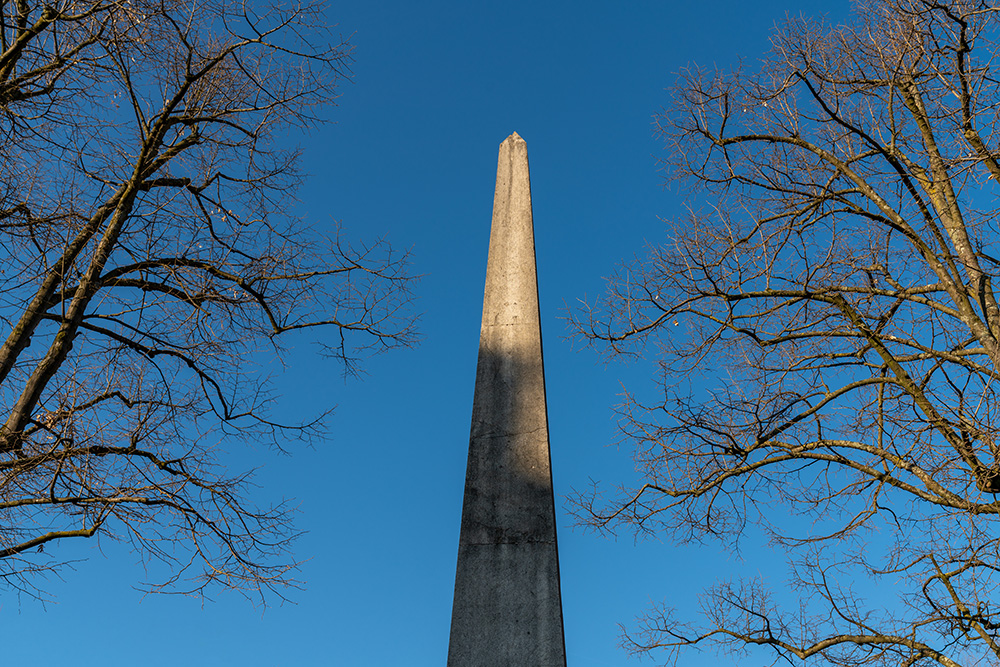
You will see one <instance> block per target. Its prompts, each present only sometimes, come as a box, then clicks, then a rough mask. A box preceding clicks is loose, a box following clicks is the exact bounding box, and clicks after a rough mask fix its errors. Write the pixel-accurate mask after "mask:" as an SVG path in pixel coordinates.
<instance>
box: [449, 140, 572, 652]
mask: <svg viewBox="0 0 1000 667" xmlns="http://www.w3.org/2000/svg"><path fill="white" fill-rule="evenodd" d="M515 665H516V666H518V667H536V666H538V667H543V666H544V667H564V666H565V665H566V649H565V642H564V639H563V623H562V601H561V597H560V592H559V558H558V552H557V549H556V521H555V502H554V498H553V493H552V466H551V462H550V458H549V428H548V416H547V413H546V406H545V373H544V371H543V368H542V334H541V326H540V318H539V310H538V283H537V279H536V272H535V238H534V229H533V227H532V219H531V186H530V184H529V181H528V147H527V144H525V142H524V139H522V138H521V137H519V136H518V135H517V133H516V132H515V133H514V134H512V135H510V136H509V137H507V138H506V139H505V140H504V142H503V143H502V144H500V157H499V159H498V160H497V184H496V192H495V194H494V198H493V227H492V230H491V232H490V250H489V260H488V261H487V267H486V291H485V296H484V298H483V327H482V332H481V333H480V338H479V362H478V365H477V367H476V391H475V397H474V399H473V404H472V432H471V435H470V437H469V463H468V469H467V472H466V477H465V500H464V503H463V506H462V529H461V537H460V538H459V547H458V570H457V574H456V576H455V602H454V605H453V607H452V616H451V642H450V645H449V647H448V666H449V667H492V666H496V667H500V666H503V667H513V666H515Z"/></svg>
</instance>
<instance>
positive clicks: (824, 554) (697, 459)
mask: <svg viewBox="0 0 1000 667" xmlns="http://www.w3.org/2000/svg"><path fill="white" fill-rule="evenodd" d="M998 12H1000V10H998V9H997V8H996V6H995V3H991V2H981V1H977V0H967V1H966V0H956V1H949V2H944V1H941V2H939V1H935V0H870V1H864V2H858V3H856V6H855V18H854V19H853V22H851V23H850V24H848V25H837V26H829V25H824V24H823V23H821V22H814V21H808V20H789V21H788V22H787V24H786V25H784V27H783V28H781V29H780V30H778V31H777V32H776V33H775V36H774V38H773V50H772V51H771V53H770V55H769V56H768V57H767V58H766V59H765V60H764V62H763V63H762V64H761V66H760V68H759V70H758V71H757V72H756V73H747V72H745V71H743V70H742V69H739V70H737V71H735V72H732V73H719V72H712V71H701V70H692V71H688V72H686V73H685V74H683V75H682V76H681V79H680V82H679V83H678V85H677V87H676V89H675V92H674V95H673V98H672V99H673V103H672V106H670V107H669V108H668V109H666V110H664V111H663V112H662V113H661V114H660V115H659V116H658V129H659V132H660V133H661V134H662V136H663V138H664V139H665V140H666V142H667V157H666V158H665V161H664V162H665V166H666V167H667V169H668V171H669V174H670V175H671V176H672V177H676V178H680V179H685V180H686V182H687V183H691V184H694V185H696V186H700V187H698V188H696V189H695V192H696V194H694V195H693V196H692V200H691V207H690V208H691V210H692V211H693V213H692V214H691V215H690V217H689V219H687V220H682V221H678V222H674V223H672V224H670V225H669V231H668V235H669V237H668V239H667V240H666V241H665V242H663V243H662V244H660V245H658V246H656V247H651V248H649V250H648V253H647V254H646V255H645V256H644V257H643V258H642V259H638V260H636V261H634V262H632V263H630V264H627V265H625V266H624V267H623V268H622V269H621V270H620V271H619V272H618V273H617V274H616V275H615V276H613V277H612V278H611V280H610V281H609V289H608V292H607V293H606V295H605V296H604V297H602V298H601V299H600V300H599V301H598V302H596V303H594V304H593V305H592V306H590V307H589V308H586V309H584V310H582V311H579V312H578V313H577V314H576V316H575V325H576V328H577V332H578V334H579V335H580V336H581V337H582V338H584V339H585V340H588V341H590V342H591V343H593V344H594V345H596V346H598V347H599V348H601V349H603V350H605V351H606V352H607V353H608V354H609V355H612V356H617V355H628V354H639V355H642V354H648V355H655V358H656V359H657V360H658V361H659V363H660V367H661V370H662V375H660V376H659V378H660V384H661V386H662V389H663V392H662V395H661V396H660V397H659V398H657V399H652V400H650V399H643V398H641V397H637V396H635V395H631V396H629V397H627V399H626V401H625V403H624V406H623V408H622V421H621V424H622V433H623V438H624V439H625V440H627V441H628V442H630V443H631V445H632V446H634V451H635V458H636V461H637V462H638V464H639V471H640V474H641V477H642V480H641V482H640V483H639V484H638V485H637V486H635V487H629V488H623V489H621V491H620V492H618V493H610V494H603V493H597V492H596V491H595V492H592V493H584V494H580V495H579V496H577V497H576V501H577V502H578V510H579V515H580V516H581V517H582V519H583V520H584V521H585V522H586V523H588V524H590V525H592V526H595V527H598V528H601V529H605V530H614V529H616V528H619V527H623V526H625V527H631V528H633V529H634V530H636V531H638V532H639V533H643V532H660V531H666V532H668V533H670V534H673V535H676V536H678V537H680V538H682V539H687V540H704V539H718V540H720V541H722V543H723V544H727V545H729V546H731V547H733V548H736V547H737V546H738V544H739V542H738V538H739V537H740V536H741V535H745V534H746V531H747V530H748V529H749V528H750V527H753V528H754V529H755V530H758V529H759V530H762V531H763V532H764V534H766V535H767V536H768V537H769V538H770V539H771V541H772V543H773V544H774V546H775V548H779V547H780V548H782V549H783V550H784V553H785V554H786V555H787V559H788V563H789V566H790V569H789V571H790V572H791V589H790V592H789V590H786V591H784V592H782V591H781V590H780V589H778V590H775V589H773V588H772V587H771V586H770V585H769V584H767V583H766V582H764V581H760V580H732V581H724V582H721V583H719V584H718V585H717V586H716V587H714V588H712V589H711V590H709V591H707V592H706V594H705V595H704V597H703V603H704V607H703V614H702V616H701V617H700V620H699V619H698V618H695V617H693V616H691V617H688V616H684V615H680V614H678V613H677V612H676V611H675V610H672V609H670V608H666V607H664V608H658V609H653V610H651V611H650V612H649V613H648V614H647V615H645V616H644V617H643V618H642V619H641V620H640V622H639V623H638V625H637V627H635V628H633V629H632V630H631V631H628V632H627V634H626V638H625V642H626V645H627V646H629V647H630V648H632V649H633V650H635V651H637V652H653V653H654V654H655V655H659V656H661V657H664V656H665V657H666V658H667V659H668V660H670V659H676V658H677V656H678V655H679V654H683V650H684V649H685V647H691V646H701V647H704V646H714V647H715V648H716V649H718V650H720V651H723V652H727V651H731V652H733V653H734V654H735V655H736V656H739V655H741V654H745V652H747V651H750V649H751V648H752V647H754V646H757V647H760V646H763V647H767V648H768V649H770V650H771V651H773V655H774V656H775V657H774V662H775V663H782V664H783V663H785V662H788V663H793V664H794V663H802V664H819V663H821V662H826V663H829V664H832V665H908V666H909V665H924V664H940V665H948V666H955V665H998V664H1000V598H998V595H997V591H998V590H1000V521H998V513H1000V502H998V500H997V495H996V494H997V493H998V492H1000V431H998V427H1000V411H998V408H997V406H998V405H1000V403H998V398H1000V345H998V335H1000V309H998V305H997V298H996V295H995V292H994V289H993V287H994V286H993V284H992V278H993V277H994V276H996V275H998V273H1000V249H998V242H1000V241H998V239H1000V236H998V229H997V223H998V220H997V213H998V210H1000V209H998V208H997V196H998V194H1000V191H998V186H997V181H998V180H1000V163H998V157H997V156H998V155H1000V145H998V141H1000V124H998V112H1000V82H998V79H997V71H996V68H995V67H994V63H995V54H996V52H997V49H998V48H1000V44H998V43H997V36H998V28H1000V16H998ZM695 372H697V373H695ZM693 376H697V377H699V378H707V379H705V380H704V381H701V380H699V381H697V382H692V381H690V380H688V378H690V377H693ZM886 598H889V599H891V600H892V601H893V602H892V603H891V604H889V605H886V603H885V599H886ZM788 600H792V602H791V606H790V607H789V605H788V604H787V602H788ZM754 650H755V651H756V649H754ZM754 655H757V653H754Z"/></svg>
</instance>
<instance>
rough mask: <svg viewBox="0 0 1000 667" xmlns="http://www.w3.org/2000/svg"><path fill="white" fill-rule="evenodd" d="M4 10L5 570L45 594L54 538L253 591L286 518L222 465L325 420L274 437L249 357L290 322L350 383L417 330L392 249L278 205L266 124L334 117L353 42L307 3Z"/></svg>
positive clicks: (129, 1) (264, 581)
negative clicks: (238, 452) (314, 334)
mask: <svg viewBox="0 0 1000 667" xmlns="http://www.w3.org/2000/svg"><path fill="white" fill-rule="evenodd" d="M0 11H2V16H3V25H2V30H0V49H2V54H0V115H2V121H0V133H2V139H0V248H2V252H3V258H2V260H0V262H2V263H0V318H2V320H3V322H4V323H5V325H6V329H7V331H8V332H9V333H7V334H6V338H5V340H4V341H3V344H2V347H0V397H2V398H0V400H2V405H3V410H4V417H3V419H4V422H3V425H2V427H0V577H2V578H3V580H4V582H5V583H6V584H7V585H8V586H10V587H13V588H15V589H18V590H22V591H27V592H29V593H31V594H36V595H37V594H40V593H41V591H40V589H39V588H38V584H37V582H38V578H37V576H35V575H44V574H45V573H46V572H49V571H51V570H52V569H53V568H55V567H57V566H58V565H59V564H60V563H61V562H62V560H60V558H59V550H58V542H59V541H61V540H65V539H66V538H71V537H91V536H95V535H102V536H104V538H105V539H114V540H121V541H125V542H127V543H130V544H131V545H132V546H133V547H134V548H135V549H136V550H137V552H138V553H139V554H140V556H141V558H143V559H146V560H148V559H159V560H162V561H163V562H164V563H166V564H167V565H168V566H169V572H170V575H168V577H167V579H166V580H165V581H162V580H161V581H157V582H154V588H157V589H159V588H161V587H167V588H169V589H170V590H173V591H182V592H192V591H204V590H205V589H206V587H209V586H213V587H224V588H232V589H237V590H241V591H245V592H248V593H253V594H258V593H259V594H260V595H261V596H262V597H264V598H266V594H267V593H268V591H280V589H281V587H283V586H285V585H287V584H289V583H293V581H294V580H293V579H292V572H293V567H294V558H292V557H291V554H290V553H289V550H288V546H289V541H290V539H291V538H292V537H294V529H293V527H292V525H291V523H290V522H289V519H290V515H289V510H288V508H287V507H285V506H283V505H277V506H274V507H261V506H258V505H257V504H256V503H255V502H252V501H251V499H249V498H248V495H247V490H248V479H249V475H248V473H245V472H236V473H228V472H227V471H226V470H225V469H224V468H223V467H222V466H221V465H220V463H219V460H218V454H219V452H220V451H221V448H222V447H223V446H225V445H226V444H227V443H242V442H246V441H260V440H264V441H269V442H271V443H274V444H275V445H277V446H278V447H281V446H282V445H283V444H284V443H286V442H288V441H289V439H292V438H304V439H308V438H310V437H313V436H315V435H317V434H319V433H322V421H321V420H317V421H314V422H310V423H307V424H299V425H282V424H279V423H276V422H275V421H273V420H272V418H271V417H269V413H268V406H269V404H271V403H272V397H271V396H270V395H269V394H268V391H267V383H266V378H264V377H263V374H262V372H261V370H262V369H261V365H260V364H259V363H255V362H254V361H253V360H254V359H255V357H256V356H257V355H258V354H259V353H260V352H261V351H263V352H266V353H268V354H269V355H270V356H272V357H273V354H271V352H273V353H280V351H281V350H280V348H279V347H278V337H279V336H280V335H281V334H284V333H286V332H290V331H295V330H300V329H306V328H315V327H318V328H321V330H322V332H323V340H324V341H326V344H325V348H326V351H327V352H328V353H329V354H331V355H333V356H335V357H338V358H339V359H340V360H341V361H342V362H343V363H344V364H346V366H345V368H346V369H347V371H349V372H351V371H354V370H355V369H356V366H355V363H356V361H357V355H358V353H359V352H360V351H363V350H364V349H370V348H376V349H385V348H391V347H394V346H399V345H407V344H410V343H411V342H412V340H413V328H412V327H413V321H412V317H411V315H410V314H409V313H408V310H407V308H406V306H407V303H408V300H409V297H408V287H409V281H410V278H409V277H408V275H407V273H406V263H407V262H406V257H405V255H399V254H398V253H393V252H392V250H391V248H390V247H389V246H388V245H387V244H386V243H385V242H384V241H375V242H374V243H372V244H370V245H364V246H352V245H350V244H349V243H347V242H346V241H345V240H343V239H342V237H341V235H340V232H339V230H336V229H335V230H333V231H332V233H331V232H329V231H328V230H324V229H322V228H318V229H311V228H309V227H308V226H307V225H305V224H304V222H303V221H302V220H300V219H297V218H296V217H294V216H293V214H292V213H291V212H290V208H291V207H290V199H291V197H292V195H293V194H294V191H295V188H296V186H297V185H299V183H300V181H301V175H300V174H299V173H298V172H297V171H296V168H295V164H296V153H295V151H292V150H283V149H282V148H281V146H282V145H287V139H282V135H281V134H280V133H281V132H282V131H283V130H286V129H292V128H296V127H299V128H308V127H310V126H311V125H313V124H314V123H315V122H316V121H317V117H316V113H318V112H321V111H323V110H325V109H326V108H328V107H329V106H330V105H331V104H332V101H333V99H334V84H335V83H337V82H338V81H339V80H340V79H341V78H342V77H343V76H344V74H345V73H346V67H347V65H348V63H349V57H350V49H349V46H348V45H347V44H346V43H344V42H342V41H340V40H331V36H330V35H329V34H328V32H327V31H326V30H325V29H324V28H323V22H324V15H323V7H322V6H321V5H320V4H318V3H311V2H309V1H308V0H307V1H306V2H297V3H296V2H293V3H290V4H287V5H285V4H283V3H281V2H278V3H277V4H273V3H270V2H265V3H259V5H255V4H253V3H250V2H243V1H241V0H97V1H82V0H59V1H58V2H54V3H51V4H46V3H42V2H36V1H34V0H15V1H14V2H4V3H3V4H2V5H0ZM331 340H332V342H331ZM269 351H271V352H269ZM54 543H56V544H54Z"/></svg>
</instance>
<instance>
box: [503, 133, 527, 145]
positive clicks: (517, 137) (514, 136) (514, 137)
mask: <svg viewBox="0 0 1000 667" xmlns="http://www.w3.org/2000/svg"><path fill="white" fill-rule="evenodd" d="M508 141H510V142H512V143H516V142H518V141H520V142H521V143H522V144H523V143H526V142H525V141H524V139H522V138H521V135H520V134H518V133H517V132H514V133H513V134H512V135H510V136H509V137H507V138H506V139H504V140H503V143H507V142H508Z"/></svg>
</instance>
